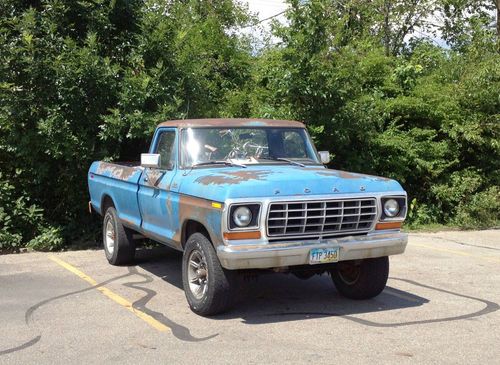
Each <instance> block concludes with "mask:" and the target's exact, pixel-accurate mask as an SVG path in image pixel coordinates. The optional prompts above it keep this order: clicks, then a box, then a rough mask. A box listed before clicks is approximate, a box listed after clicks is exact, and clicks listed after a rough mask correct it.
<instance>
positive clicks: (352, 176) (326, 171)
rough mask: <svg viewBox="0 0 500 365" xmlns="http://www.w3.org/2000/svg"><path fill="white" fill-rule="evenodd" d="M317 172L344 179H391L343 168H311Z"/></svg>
mask: <svg viewBox="0 0 500 365" xmlns="http://www.w3.org/2000/svg"><path fill="white" fill-rule="evenodd" d="M311 170H313V171H314V172H316V174H317V175H321V176H335V177H340V178H342V179H363V178H370V179H374V180H379V181H391V179H388V178H386V177H380V176H374V175H365V174H357V173H354V172H348V171H343V170H330V169H311Z"/></svg>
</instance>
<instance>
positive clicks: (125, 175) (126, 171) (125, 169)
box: [96, 162, 138, 180]
mask: <svg viewBox="0 0 500 365" xmlns="http://www.w3.org/2000/svg"><path fill="white" fill-rule="evenodd" d="M137 171H138V169H137V167H135V166H127V165H119V164H115V163H109V162H99V166H98V167H97V171H96V173H97V174H100V175H102V174H104V173H106V172H107V173H109V174H110V175H111V177H113V178H115V179H119V180H128V179H130V177H131V176H132V175H134V174H135V173H136V172H137Z"/></svg>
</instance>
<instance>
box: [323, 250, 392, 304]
mask: <svg viewBox="0 0 500 365" xmlns="http://www.w3.org/2000/svg"><path fill="white" fill-rule="evenodd" d="M330 274H331V276H332V280H333V283H334V284H335V287H336V288H337V290H338V291H339V292H340V294H342V295H343V296H345V297H347V298H350V299H369V298H373V297H375V296H377V295H379V294H380V293H381V292H382V291H383V290H384V288H385V286H386V284H387V278H388V277H389V258H388V257H387V256H384V257H377V258H374V259H364V260H361V261H357V260H356V261H344V262H339V263H338V264H337V267H336V268H335V269H333V270H331V271H330Z"/></svg>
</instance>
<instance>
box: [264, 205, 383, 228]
mask: <svg viewBox="0 0 500 365" xmlns="http://www.w3.org/2000/svg"><path fill="white" fill-rule="evenodd" d="M376 216H377V207H376V200H375V199H374V198H364V199H345V200H322V201H294V202H274V203H271V204H270V205H269V212H268V215H267V235H268V236H270V237H290V236H318V235H320V236H321V235H335V234H342V233H351V232H356V233H359V232H363V231H368V230H369V229H370V228H371V226H372V224H373V223H374V221H375V219H376Z"/></svg>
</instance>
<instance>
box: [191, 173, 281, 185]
mask: <svg viewBox="0 0 500 365" xmlns="http://www.w3.org/2000/svg"><path fill="white" fill-rule="evenodd" d="M271 172H272V171H270V170H240V171H228V172H224V173H220V174H217V175H214V174H212V175H206V176H200V177H199V178H197V179H196V180H195V182H197V183H200V184H203V185H226V184H228V185H233V184H239V183H241V182H244V181H250V180H265V178H266V176H267V175H269V174H270V173H271Z"/></svg>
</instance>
